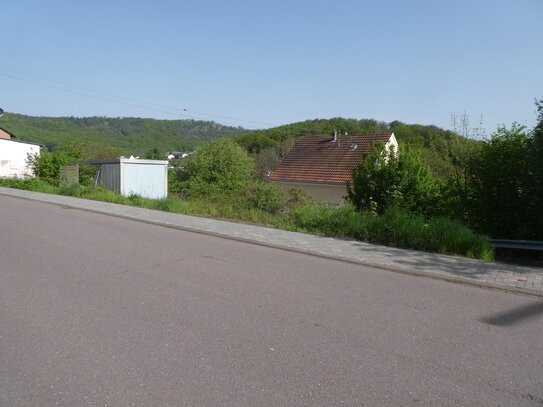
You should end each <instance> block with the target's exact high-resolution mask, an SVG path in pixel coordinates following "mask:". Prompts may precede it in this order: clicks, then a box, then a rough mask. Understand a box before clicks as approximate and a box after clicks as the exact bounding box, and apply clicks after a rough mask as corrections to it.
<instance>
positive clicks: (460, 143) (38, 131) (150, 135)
mask: <svg viewBox="0 0 543 407" xmlns="http://www.w3.org/2000/svg"><path fill="white" fill-rule="evenodd" d="M0 127H2V128H5V129H6V130H8V131H10V132H12V133H13V134H15V135H16V136H17V137H18V138H19V139H21V140H28V141H34V142H38V143H41V144H44V145H45V146H46V147H47V148H48V149H50V150H52V149H54V148H55V147H56V146H60V145H63V144H65V143H67V142H78V143H85V144H88V145H101V146H106V147H117V152H119V153H122V154H138V155H143V154H145V152H147V151H149V150H150V149H152V148H154V147H156V148H157V149H158V151H160V152H163V153H164V152H167V151H191V150H194V148H195V147H196V145H197V144H198V143H200V142H202V141H207V140H211V139H214V138H218V137H235V140H236V141H237V142H238V143H239V144H240V145H242V146H244V147H245V148H247V150H248V151H249V152H250V153H251V154H253V155H255V156H257V163H258V156H259V155H260V156H261V157H263V156H265V155H266V152H268V151H271V150H274V151H276V152H277V151H278V150H279V151H280V153H279V156H280V155H283V154H284V152H285V151H286V150H288V146H289V145H292V140H294V139H295V138H297V137H299V136H301V135H323V134H331V133H332V132H333V131H334V130H337V131H338V132H340V133H341V134H345V133H347V134H363V133H379V132H386V131H392V132H394V134H395V135H396V138H397V139H398V141H399V142H400V143H407V144H409V145H410V146H411V148H413V149H414V150H416V151H418V152H419V153H420V155H421V156H422V158H423V160H424V161H425V162H426V163H427V164H428V165H429V166H430V168H431V170H432V172H433V174H434V175H435V176H437V177H443V176H446V175H447V174H450V173H451V172H452V171H454V169H455V167H456V165H457V164H458V162H459V160H461V159H462V157H463V156H464V155H465V152H466V151H468V150H470V149H473V148H477V145H478V144H479V143H478V142H477V141H474V140H471V139H466V138H464V137H462V136H459V135H458V134H456V133H454V132H452V131H449V130H444V129H441V128H439V127H436V126H431V125H420V124H405V123H402V122H399V121H394V122H391V123H386V122H382V121H377V120H373V119H362V120H356V119H344V118H333V119H315V120H306V121H303V122H297V123H291V124H287V125H284V126H279V127H274V128H271V129H266V130H256V131H248V130H246V129H243V128H242V127H228V126H223V125H221V124H219V123H215V122H212V121H197V120H156V119H142V118H108V117H89V118H76V117H34V116H26V115H21V114H15V113H6V114H5V115H4V116H3V117H2V118H1V119H0ZM261 152H264V154H259V153H261ZM279 156H277V157H275V158H273V159H272V160H271V161H272V162H274V163H275V164H276V163H277V162H278V159H279V158H280V157H279ZM273 167H274V164H271V165H269V163H268V164H267V165H266V168H265V169H262V170H263V171H264V172H263V173H265V172H266V171H267V170H268V169H273Z"/></svg>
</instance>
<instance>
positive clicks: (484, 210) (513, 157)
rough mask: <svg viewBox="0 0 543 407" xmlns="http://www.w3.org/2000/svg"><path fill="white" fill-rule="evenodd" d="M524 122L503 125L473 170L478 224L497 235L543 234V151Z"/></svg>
mask: <svg viewBox="0 0 543 407" xmlns="http://www.w3.org/2000/svg"><path fill="white" fill-rule="evenodd" d="M535 144H536V139H535V137H534V136H532V135H531V134H530V133H529V132H527V131H526V128H525V127H524V126H520V125H518V124H516V123H514V124H513V125H512V127H511V128H506V127H500V128H498V130H497V131H496V133H494V134H493V135H492V137H491V138H490V139H489V140H487V141H485V143H484V144H483V146H482V149H481V152H480V155H479V157H478V158H477V160H475V161H474V162H473V164H472V166H471V167H470V168H468V171H469V182H470V184H471V185H470V188H471V189H472V190H473V191H474V193H473V195H472V200H471V204H470V206H469V208H468V209H469V210H470V211H471V212H472V213H473V214H472V216H471V218H472V219H473V220H474V223H475V224H474V225H473V226H475V227H476V228H477V229H479V230H480V231H481V232H484V233H488V234H489V235H491V236H492V237H494V238H504V239H536V238H538V237H539V238H541V237H542V236H543V235H542V234H541V233H542V232H541V227H540V225H541V221H540V218H541V209H542V207H541V196H540V191H541V179H538V175H537V166H538V165H540V164H539V163H540V162H541V159H542V158H543V157H541V155H540V152H538V151H537V148H536V146H535Z"/></svg>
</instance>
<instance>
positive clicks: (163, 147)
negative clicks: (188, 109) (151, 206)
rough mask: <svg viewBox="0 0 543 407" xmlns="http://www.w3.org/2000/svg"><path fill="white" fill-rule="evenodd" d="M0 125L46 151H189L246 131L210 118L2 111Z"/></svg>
mask: <svg viewBox="0 0 543 407" xmlns="http://www.w3.org/2000/svg"><path fill="white" fill-rule="evenodd" d="M0 127H2V128H4V129H6V130H8V131H9V132H11V133H13V134H15V135H16V136H17V137H18V138H19V139H20V140H26V141H34V142H37V143H41V144H44V145H45V146H46V147H47V148H48V149H50V150H51V149H54V148H55V146H59V145H62V144H65V143H67V142H80V143H87V144H103V145H108V146H111V147H117V148H118V149H119V151H121V152H122V153H124V154H140V155H141V154H144V152H145V151H148V150H149V149H150V148H153V147H156V148H157V149H158V150H159V151H161V152H166V151H191V150H193V149H194V148H195V146H196V145H197V144H198V142H201V141H206V140H211V139H213V138H217V137H224V136H227V137H231V136H234V135H238V134H240V133H243V132H245V131H246V130H244V129H243V128H241V127H228V126H223V125H221V124H219V123H215V122H211V121H198V120H155V119H142V118H132V117H125V118H109V117H89V118H77V117H34V116H26V115H21V114H15V113H6V114H5V115H4V116H3V117H2V118H1V119H0Z"/></svg>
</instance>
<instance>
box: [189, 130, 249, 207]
mask: <svg viewBox="0 0 543 407" xmlns="http://www.w3.org/2000/svg"><path fill="white" fill-rule="evenodd" d="M253 171H254V163H253V160H252V159H251V158H250V157H249V155H248V154H247V152H246V151H245V150H244V149H243V148H241V147H240V146H239V145H237V144H236V143H234V142H233V141H232V140H231V139H218V140H216V141H213V142H211V143H207V144H203V145H202V146H200V147H199V148H198V149H197V150H196V153H195V154H194V155H191V156H190V157H188V158H187V159H186V162H185V167H184V177H186V180H187V187H188V189H189V191H190V194H191V196H204V197H205V196H207V197H218V196H224V195H228V194H230V193H232V192H234V191H238V190H240V189H241V188H243V187H245V186H247V185H248V184H249V182H250V180H251V178H252V175H253Z"/></svg>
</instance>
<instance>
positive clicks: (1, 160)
mask: <svg viewBox="0 0 543 407" xmlns="http://www.w3.org/2000/svg"><path fill="white" fill-rule="evenodd" d="M28 154H31V155H36V154H37V155H39V154H40V145H39V144H36V143H30V142H27V141H20V140H17V139H16V138H15V136H14V135H13V134H11V133H10V132H8V131H6V130H4V129H2V128H0V177H10V178H26V177H31V176H32V175H33V174H32V171H31V170H30V168H29V167H28V165H27V163H26V160H27V158H28Z"/></svg>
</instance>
